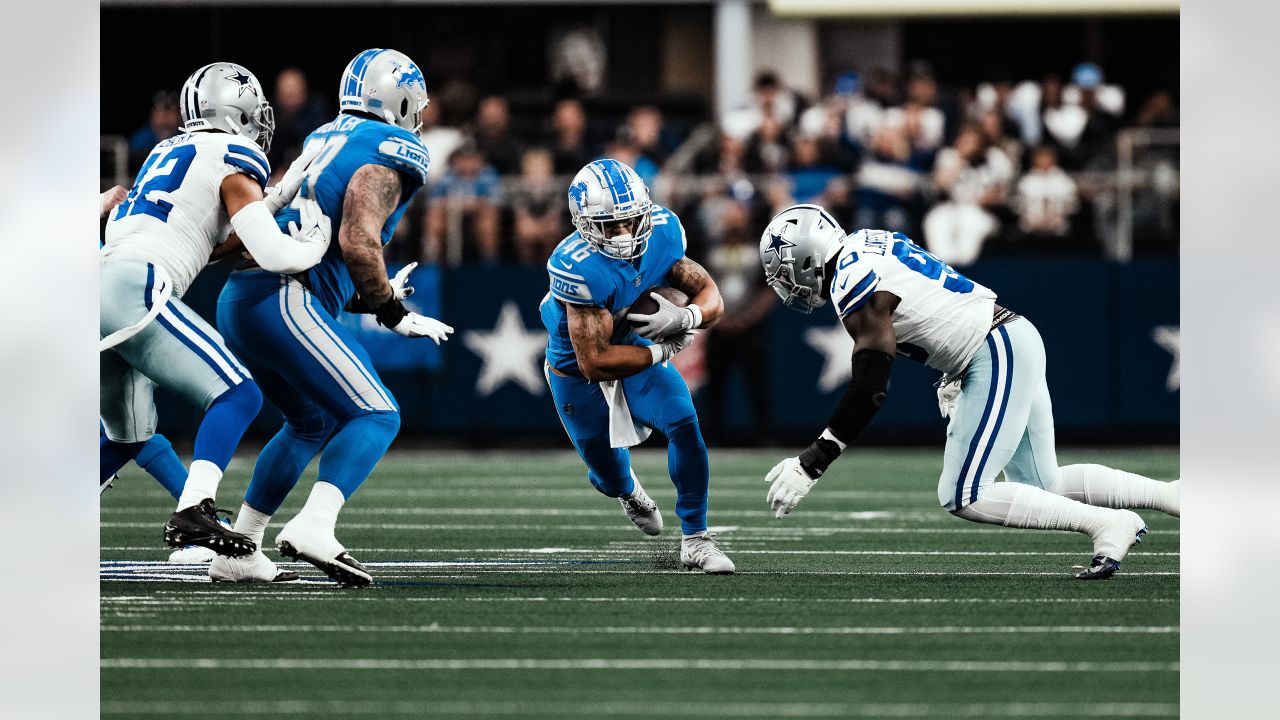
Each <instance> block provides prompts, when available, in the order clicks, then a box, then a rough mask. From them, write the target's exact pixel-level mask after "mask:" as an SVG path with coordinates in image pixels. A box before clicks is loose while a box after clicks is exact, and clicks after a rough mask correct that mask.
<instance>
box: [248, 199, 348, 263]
mask: <svg viewBox="0 0 1280 720" xmlns="http://www.w3.org/2000/svg"><path fill="white" fill-rule="evenodd" d="M264 203H265V201H264ZM295 204H296V205H297V206H298V219H297V220H296V221H295V220H290V221H289V235H291V236H292V237H293V239H294V240H296V241H298V242H300V243H316V244H317V245H318V246H319V248H317V250H318V252H319V255H320V256H321V257H322V256H323V255H324V251H325V250H328V249H329V243H330V242H332V240H333V223H331V222H329V216H328V215H325V214H324V210H322V209H320V203H318V202H316V201H315V200H312V199H310V198H307V199H304V200H303V201H302V202H301V203H295ZM319 261H320V258H319V257H317V258H316V262H319Z"/></svg>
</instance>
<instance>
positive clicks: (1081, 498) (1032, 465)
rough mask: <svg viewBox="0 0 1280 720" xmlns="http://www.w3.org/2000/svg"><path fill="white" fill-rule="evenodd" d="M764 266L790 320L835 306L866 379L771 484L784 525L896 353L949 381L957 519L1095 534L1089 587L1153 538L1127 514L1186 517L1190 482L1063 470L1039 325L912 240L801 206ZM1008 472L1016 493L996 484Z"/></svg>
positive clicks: (869, 407)
mask: <svg viewBox="0 0 1280 720" xmlns="http://www.w3.org/2000/svg"><path fill="white" fill-rule="evenodd" d="M760 257H761V261H762V262H763V264H764V270H765V275H766V277H767V279H768V282H769V285H770V286H771V287H773V289H774V290H775V291H776V292H777V293H778V295H779V296H781V297H782V299H783V301H784V303H785V304H786V305H787V306H788V307H790V308H792V309H795V310H799V311H801V312H805V313H808V312H812V311H813V310H814V309H815V308H818V307H821V306H822V305H824V304H825V303H826V301H827V299H828V298H830V299H831V300H832V303H833V306H834V308H835V311H836V314H837V315H838V316H839V317H840V319H841V322H842V323H843V325H844V327H845V329H846V330H847V331H848V333H849V335H850V336H851V337H852V338H853V339H854V353H853V377H852V379H851V380H850V381H849V386H848V389H847V391H846V392H845V395H844V397H843V398H841V400H840V403H839V405H838V406H837V408H836V411H835V413H834V414H833V415H832V417H831V420H830V421H829V423H828V426H827V428H826V429H825V430H823V432H822V435H821V436H820V437H819V438H818V439H817V440H816V441H814V443H813V444H812V445H810V446H809V447H808V448H807V449H806V450H805V451H804V452H802V453H800V455H799V456H798V457H790V458H786V459H784V460H783V461H781V462H779V463H778V464H777V465H776V466H774V468H773V469H772V470H770V471H769V474H768V476H767V477H766V478H765V480H766V482H769V483H771V485H770V488H769V494H768V498H767V501H768V502H769V504H770V506H771V507H772V508H773V510H774V511H775V512H776V514H777V517H782V516H784V515H786V514H788V513H790V512H791V511H792V510H793V509H794V508H795V506H796V504H797V503H799V502H800V500H801V498H803V497H804V496H805V495H806V494H807V493H808V492H809V491H810V490H811V489H812V488H813V486H814V484H816V483H817V481H818V478H820V477H822V474H823V473H824V472H825V471H826V469H827V467H828V466H830V464H831V463H832V462H833V461H835V459H836V458H837V457H839V455H840V453H841V452H842V451H843V450H844V449H845V448H846V447H848V445H849V443H851V442H852V441H853V440H854V438H856V437H857V435H858V433H859V432H861V431H862V429H863V428H864V427H865V426H866V425H867V423H868V422H870V420H871V418H872V416H874V415H875V413H876V411H877V410H878V409H879V408H880V406H881V405H882V404H883V403H884V400H885V397H886V390H887V384H888V380H889V372H890V369H891V367H892V364H893V357H894V354H895V353H896V354H899V355H904V356H906V357H909V358H912V359H914V360H917V361H919V362H922V363H924V364H925V365H927V366H928V367H931V368H934V369H936V370H939V371H941V372H943V373H945V376H944V380H943V384H942V385H941V386H940V389H939V393H938V397H939V407H940V409H942V411H943V414H944V415H946V416H949V417H950V424H949V425H948V427H947V444H946V454H945V457H944V460H943V470H942V475H941V477H940V478H939V481H938V500H939V502H940V503H941V504H942V506H943V507H944V508H946V509H947V510H949V511H951V513H952V514H954V515H957V516H959V517H962V518H964V519H966V520H971V521H974V522H981V523H991V524H998V525H1005V526H1008V527H1019V528H1038V529H1046V530H1069V531H1074V532H1080V533H1084V534H1086V535H1088V536H1089V537H1090V538H1092V540H1093V545H1094V554H1093V558H1092V560H1091V562H1090V565H1089V567H1087V568H1084V569H1082V571H1081V572H1079V573H1078V574H1077V575H1076V577H1078V578H1080V579H1082V580H1097V579H1105V578H1109V577H1111V576H1112V575H1113V574H1114V573H1115V572H1116V571H1117V570H1118V569H1119V568H1120V561H1121V560H1123V559H1124V557H1125V554H1126V553H1127V552H1128V551H1129V548H1130V547H1132V546H1133V545H1134V544H1135V543H1137V542H1139V541H1140V540H1141V536H1142V535H1143V534H1144V533H1145V532H1146V531H1147V528H1146V524H1145V523H1144V522H1143V521H1142V518H1140V517H1139V516H1138V515H1137V514H1136V513H1134V512H1131V511H1130V510H1128V509H1127V508H1153V509H1156V510H1160V511H1162V512H1166V513H1169V514H1170V515H1174V516H1177V515H1179V514H1180V512H1181V498H1180V494H1179V487H1178V482H1176V481H1175V482H1171V483H1164V482H1159V481H1156V480H1152V479H1150V478H1145V477H1141V476H1139V475H1134V474H1132V473H1127V472H1123V471H1121V470H1114V469H1111V468H1107V467H1103V466H1101V465H1068V466H1066V467H1059V466H1058V461H1057V454H1056V449H1055V447H1054V432H1053V411H1052V407H1051V403H1050V399H1049V389H1048V386H1047V385H1046V383H1045V376H1044V371H1045V353H1044V345H1043V343H1042V341H1041V339H1040V335H1039V333H1038V332H1037V331H1036V328H1035V326H1034V325H1032V324H1031V321H1030V320H1027V319H1026V318H1022V317H1020V316H1018V315H1017V314H1015V313H1013V312H1012V311H1010V310H1007V309H1005V308H1002V307H1000V306H999V305H996V303H995V299H996V294H995V293H994V292H992V291H991V290H988V289H987V288H985V287H983V286H981V285H979V284H977V283H975V282H973V281H972V280H969V279H968V278H966V277H964V276H963V275H960V274H959V273H957V272H955V271H954V270H953V269H951V268H950V267H949V266H947V265H946V264H944V263H942V262H941V261H939V260H938V259H937V258H935V257H934V256H933V255H931V254H929V252H927V251H926V250H924V249H923V248H921V247H920V246H918V245H916V244H915V243H913V242H911V240H910V239H909V238H907V237H906V236H905V235H902V234H901V233H889V232H886V231H883V230H860V231H858V232H856V233H853V234H849V235H846V233H845V232H844V230H843V229H842V228H841V227H840V226H839V225H838V224H837V223H836V222H835V220H834V219H832V217H831V216H830V215H829V214H827V212H826V211H825V210H823V209H822V208H820V207H818V206H816V205H795V206H792V207H790V208H787V209H786V210H783V211H782V212H781V213H779V214H778V215H776V216H775V217H774V218H773V220H771V221H770V222H769V225H768V227H767V228H766V230H765V231H764V233H763V235H762V236H761V239H760ZM1002 470H1003V471H1004V473H1005V476H1006V478H1007V480H1009V481H1011V482H996V481H995V480H996V476H997V475H999V474H1000V472H1001V471H1002ZM1098 506H1101V507H1098Z"/></svg>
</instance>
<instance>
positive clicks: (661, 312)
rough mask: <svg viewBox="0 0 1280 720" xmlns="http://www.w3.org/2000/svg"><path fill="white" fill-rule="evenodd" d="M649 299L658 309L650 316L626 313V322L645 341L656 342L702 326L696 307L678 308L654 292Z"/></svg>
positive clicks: (699, 312)
mask: <svg viewBox="0 0 1280 720" xmlns="http://www.w3.org/2000/svg"><path fill="white" fill-rule="evenodd" d="M649 297H651V298H653V299H654V301H656V302H657V303H658V309H657V311H655V312H654V313H653V314H651V315H641V314H639V313H628V314H627V320H629V321H631V324H632V325H634V326H635V329H636V332H637V333H639V335H640V337H642V338H644V339H646V340H657V339H659V338H665V337H667V336H668V335H672V334H675V333H682V332H685V331H687V330H693V329H694V328H696V327H698V326H699V325H701V324H702V311H701V310H699V309H698V306H697V305H690V306H689V307H680V306H679V305H676V304H675V303H673V302H671V301H670V300H668V299H666V298H664V297H662V296H661V295H659V294H658V293H656V292H651V293H649Z"/></svg>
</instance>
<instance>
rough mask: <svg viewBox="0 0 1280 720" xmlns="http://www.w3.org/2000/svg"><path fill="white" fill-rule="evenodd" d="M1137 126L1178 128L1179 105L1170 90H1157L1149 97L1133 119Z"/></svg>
mask: <svg viewBox="0 0 1280 720" xmlns="http://www.w3.org/2000/svg"><path fill="white" fill-rule="evenodd" d="M1133 124H1134V126H1136V127H1147V128H1176V127H1178V106H1177V104H1176V103H1174V101H1173V96H1172V95H1170V94H1169V91H1168V90H1157V91H1155V92H1154V93H1152V94H1151V97H1149V98H1147V101H1146V102H1144V103H1143V104H1142V107H1141V108H1140V109H1139V110H1138V114H1137V116H1136V117H1135V118H1134V119H1133Z"/></svg>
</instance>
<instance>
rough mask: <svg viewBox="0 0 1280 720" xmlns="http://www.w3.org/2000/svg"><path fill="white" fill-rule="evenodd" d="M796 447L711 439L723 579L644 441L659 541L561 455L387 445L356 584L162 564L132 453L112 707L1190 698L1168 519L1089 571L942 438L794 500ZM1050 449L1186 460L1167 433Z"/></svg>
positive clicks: (603, 706)
mask: <svg viewBox="0 0 1280 720" xmlns="http://www.w3.org/2000/svg"><path fill="white" fill-rule="evenodd" d="M779 456H780V453H779V452H777V451H772V452H744V451H726V450H713V451H712V455H711V462H712V465H711V467H712V483H711V514H710V518H709V519H710V523H711V525H712V526H713V530H715V529H718V531H719V533H720V538H721V540H722V541H723V544H722V547H723V548H724V549H725V551H726V552H727V553H728V554H729V556H730V557H732V558H733V560H734V561H735V562H736V563H737V566H738V574H737V575H734V576H727V577H711V576H704V575H701V574H695V573H686V572H680V571H679V570H678V569H676V568H677V563H676V558H677V550H676V548H677V543H678V538H679V526H678V522H677V519H676V518H675V515H674V513H673V512H672V511H671V508H672V505H673V502H674V492H673V490H672V487H671V484H670V482H669V481H668V480H667V479H666V457H665V454H662V453H655V452H648V451H645V452H639V453H637V455H636V463H635V468H636V472H637V473H638V475H639V476H640V478H641V479H642V481H643V482H644V484H645V487H646V489H647V490H648V491H649V493H650V494H651V495H652V496H653V498H654V499H655V500H656V501H658V503H659V504H660V505H661V506H662V508H663V511H664V517H665V518H666V521H667V530H666V532H665V533H664V535H663V536H662V537H661V538H654V539H650V538H648V537H646V536H644V535H642V534H641V533H640V532H639V531H638V530H636V529H635V528H634V527H633V526H631V524H630V523H629V522H628V521H627V519H626V518H625V517H624V516H623V514H622V512H621V510H620V508H619V506H618V504H617V502H616V501H614V500H611V499H608V498H605V497H603V496H601V495H599V494H597V493H596V492H595V491H594V490H593V489H592V488H591V487H590V486H589V485H588V484H587V481H586V478H585V473H584V471H583V469H582V466H581V465H580V463H579V461H578V459H577V457H576V456H574V455H572V454H571V453H568V452H559V451H556V452H547V453H537V452H519V453H515V452H509V453H491V454H490V453H452V452H450V453H444V452H399V453H393V454H392V455H391V456H389V457H388V458H387V459H386V460H384V461H383V463H382V464H381V465H380V466H379V467H378V469H377V470H376V471H375V473H374V475H373V477H372V478H370V480H369V481H368V482H367V483H366V484H365V486H364V487H363V489H362V490H361V492H360V493H359V494H358V495H357V496H356V497H355V499H354V500H353V501H352V503H351V504H350V505H348V507H347V508H346V509H345V510H344V512H343V515H342V517H341V518H340V520H339V538H340V539H342V540H343V541H344V542H345V543H346V544H347V546H348V547H349V548H350V549H351V551H352V553H353V554H354V555H355V556H356V557H357V558H358V559H360V560H361V561H362V562H365V563H366V564H367V565H369V566H370V568H371V570H372V571H373V573H374V576H375V580H376V582H377V584H376V585H375V586H373V587H370V588H367V589H364V590H340V589H338V588H336V587H335V586H334V585H333V584H332V583H329V582H328V581H327V580H326V579H325V578H324V577H323V575H320V574H319V573H318V572H316V571H315V570H314V568H311V566H309V565H290V566H289V567H294V568H297V569H298V570H299V571H300V572H301V573H302V574H303V576H304V582H301V583H293V584H290V585H283V586H281V585H276V586H268V585H253V586H245V585H242V586H226V585H222V584H218V585H213V584H210V583H208V582H207V581H205V580H204V575H203V571H202V569H189V568H184V567H183V566H174V565H168V564H166V563H163V562H157V561H163V560H164V559H165V558H166V557H167V556H168V550H167V549H165V548H163V547H162V546H161V545H162V543H161V542H160V528H161V525H162V524H163V522H164V520H165V519H166V518H167V516H168V513H169V512H170V511H171V509H172V502H171V500H170V499H169V497H168V496H167V495H166V494H165V493H164V491H163V490H161V489H160V487H159V486H158V485H157V484H155V483H154V482H153V481H152V480H151V479H150V478H149V477H147V476H145V475H143V474H142V473H141V472H140V471H138V470H137V469H136V468H134V467H132V466H130V468H128V469H127V470H126V472H125V474H124V476H123V477H122V479H121V480H120V481H118V482H117V483H116V487H115V488H113V489H111V490H109V491H108V492H107V493H106V494H105V495H104V496H103V498H102V560H103V581H102V668H103V669H102V711H103V715H104V716H124V717H143V716H154V715H164V716H200V717H209V718H234V717H308V718H372V717H420V718H434V717H469V718H485V717H499V718H501V717H518V718H593V717H609V718H630V717H635V718H654V717H661V718H699V719H703V718H706V719H711V718H778V717H787V718H806V717H910V718H923V717H930V718H955V717H974V718H997V717H1000V718H1003V717H1037V718H1041V717H1043V718H1048V717H1056V718H1085V717H1097V718H1115V717H1175V716H1176V715H1177V712H1178V704H1177V703H1178V666H1177V663H1178V638H1179V635H1178V561H1179V554H1178V548H1179V525H1178V521H1177V520H1176V519H1174V518H1169V517H1167V516H1164V515H1161V514H1159V513H1156V512H1153V511H1144V512H1142V515H1143V517H1144V518H1146V520H1147V521H1148V523H1149V526H1150V528H1151V531H1152V532H1151V534H1149V535H1148V536H1147V538H1146V540H1145V541H1144V542H1143V544H1142V545H1140V546H1138V548H1135V550H1134V551H1133V552H1132V553H1130V555H1129V558H1128V559H1126V560H1125V562H1124V569H1123V570H1122V571H1121V574H1119V575H1117V576H1116V578H1115V579H1114V580H1112V581H1109V582H1098V583H1084V582H1080V581H1077V580H1074V579H1072V577H1071V575H1070V570H1071V566H1072V565H1074V564H1081V563H1084V562H1085V561H1087V559H1088V556H1089V554H1090V549H1091V548H1090V547H1089V544H1088V541H1087V540H1086V539H1084V538H1082V537H1080V536H1076V535H1071V534H1065V533H1049V532H1030V531H1015V530H1008V529H1004V528H997V527H991V526H982V525H976V524H972V523H968V522H965V521H963V520H960V519H957V518H954V517H952V516H950V515H948V514H947V513H946V512H945V511H942V510H940V509H939V508H938V507H937V503H936V499H935V497H936V492H935V491H936V485H937V474H938V471H939V469H940V463H941V452H940V449H939V450H930V451H916V450H867V449H857V450H855V451H853V452H851V453H849V454H848V455H847V456H846V457H845V458H843V459H841V461H840V462H839V463H837V464H836V466H834V467H833V468H832V470H831V472H830V473H829V474H828V475H827V476H826V477H825V478H824V479H823V480H822V482H821V483H820V484H819V485H818V486H817V488H816V489H815V490H814V493H813V494H812V495H810V496H809V497H808V498H806V499H805V501H804V502H803V503H801V505H800V507H799V508H798V509H797V511H796V513H795V514H793V515H792V516H791V517H789V518H787V519H785V520H776V519H774V518H773V517H772V516H771V515H769V514H768V513H767V512H766V506H765V504H764V496H765V491H766V485H765V483H764V482H763V476H764V473H765V472H766V471H767V470H768V469H769V468H770V467H771V466H772V464H773V463H774V462H775V461H776V460H777V459H778V457H779ZM1060 459H1061V461H1062V462H1063V463H1064V464H1066V463H1071V462H1086V461H1088V462H1101V463H1104V464H1108V465H1112V466H1114V467H1121V468H1124V469H1127V470H1132V471H1135V472H1140V473H1145V474H1148V475H1151V476H1153V477H1157V478H1161V479H1172V478H1174V477H1176V476H1177V475H1178V459H1177V453H1176V451H1175V450H1170V449H1154V450H1147V449H1139V450H1103V451H1063V452H1062V453H1061V457H1060ZM249 469H250V459H248V458H243V459H239V460H237V462H236V463H234V464H233V466H232V471H231V473H230V474H229V475H228V477H227V479H226V480H225V481H224V482H223V484H222V489H221V490H220V493H219V494H220V500H221V502H220V504H222V505H224V506H227V507H238V505H239V498H240V496H241V493H242V492H243V489H244V486H245V484H246V483H247V478H248V471H249ZM308 477H310V478H314V472H312V473H311V474H310V475H309V476H308ZM303 483H304V484H303V485H300V486H299V488H298V489H297V490H295V492H294V495H293V496H292V497H291V498H290V499H289V501H288V503H286V505H285V507H284V508H283V509H282V510H281V512H280V514H279V515H277V518H279V519H280V520H281V521H283V520H287V519H288V518H290V517H292V516H293V514H294V513H295V512H296V511H297V509H298V508H299V507H300V506H301V504H302V501H303V500H304V499H305V495H306V491H307V490H308V487H309V483H307V480H306V479H304V481H303ZM278 529H279V525H278V524H275V523H273V525H272V528H271V529H270V530H268V534H267V539H268V544H270V542H271V541H272V540H273V539H274V536H275V533H276V532H277V531H278ZM268 555H270V556H272V557H273V559H276V558H278V555H277V554H276V553H275V551H274V548H272V549H270V550H269V551H268Z"/></svg>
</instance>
